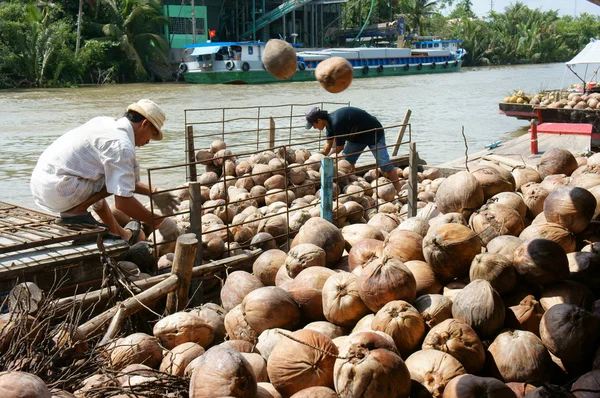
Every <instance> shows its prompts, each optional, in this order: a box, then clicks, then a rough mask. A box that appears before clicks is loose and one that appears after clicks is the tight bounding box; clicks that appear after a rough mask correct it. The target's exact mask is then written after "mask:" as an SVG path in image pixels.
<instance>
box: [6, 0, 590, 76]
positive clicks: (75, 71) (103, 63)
mask: <svg viewBox="0 0 600 398" xmlns="http://www.w3.org/2000/svg"><path fill="white" fill-rule="evenodd" d="M80 5H81V7H82V10H83V18H82V23H81V27H80V29H79V32H78V23H77V15H78V9H79V7H80ZM161 7H162V4H161V1H160V0H85V1H84V0H65V1H62V2H57V3H51V2H39V1H35V2H34V1H33V0H0V88H10V87H56V86H68V85H76V84H83V83H88V84H90V83H91V84H104V83H119V82H131V81H145V80H149V79H151V77H152V73H151V72H150V69H149V65H150V64H151V63H158V64H162V65H167V63H168V59H167V43H166V41H165V39H164V36H162V34H161V33H160V32H161V27H162V26H164V25H165V24H166V23H167V21H166V19H165V17H164V16H162V15H161ZM345 7H346V9H345V11H344V12H343V13H342V14H343V15H344V16H345V19H344V21H343V25H344V26H346V27H358V28H360V27H361V26H362V25H363V24H366V23H369V24H372V23H380V22H386V21H390V20H391V19H392V18H394V16H397V15H404V16H405V20H406V32H407V33H408V34H414V35H417V34H418V35H437V36H441V37H445V38H461V39H463V40H464V43H463V47H464V48H466V49H467V51H468V55H467V57H466V59H465V65H503V64H519V63H546V62H563V61H566V60H568V59H569V58H570V57H572V56H573V55H574V54H576V53H577V52H578V51H580V50H581V49H582V48H583V46H585V44H586V43H587V42H588V41H589V39H590V38H591V37H598V36H600V35H599V33H600V18H599V17H596V16H591V15H589V14H582V15H581V16H579V17H577V18H573V17H571V16H563V17H559V16H558V14H557V12H556V11H545V12H544V11H541V10H539V9H531V8H528V7H527V6H525V5H524V4H523V3H520V2H516V3H515V4H512V5H511V6H510V7H507V8H506V9H505V10H504V12H490V15H489V16H487V17H486V18H483V19H479V18H477V17H476V16H475V15H474V13H473V11H472V9H471V8H472V0H460V1H454V0H371V1H369V0H364V1H363V0H351V1H349V2H348V3H347V4H346V5H345ZM78 33H79V35H78ZM78 36H80V37H81V39H80V42H79V43H77V42H78Z"/></svg>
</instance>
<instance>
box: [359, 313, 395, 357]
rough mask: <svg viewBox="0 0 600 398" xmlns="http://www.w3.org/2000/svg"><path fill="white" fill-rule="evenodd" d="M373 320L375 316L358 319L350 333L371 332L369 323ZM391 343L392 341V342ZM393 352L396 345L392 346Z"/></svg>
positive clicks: (369, 315) (370, 315)
mask: <svg viewBox="0 0 600 398" xmlns="http://www.w3.org/2000/svg"><path fill="white" fill-rule="evenodd" d="M373 319H375V314H368V315H365V316H364V317H362V318H361V319H360V321H358V322H356V325H354V327H353V328H352V333H356V332H363V331H370V332H371V331H373V329H371V323H372V322H373ZM392 341H393V340H392ZM393 347H394V350H395V349H396V345H395V344H393Z"/></svg>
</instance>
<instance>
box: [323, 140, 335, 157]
mask: <svg viewBox="0 0 600 398" xmlns="http://www.w3.org/2000/svg"><path fill="white" fill-rule="evenodd" d="M331 147H333V138H330V139H328V140H327V141H325V145H323V150H322V151H321V153H322V154H323V155H325V156H327V155H329V153H330V152H331Z"/></svg>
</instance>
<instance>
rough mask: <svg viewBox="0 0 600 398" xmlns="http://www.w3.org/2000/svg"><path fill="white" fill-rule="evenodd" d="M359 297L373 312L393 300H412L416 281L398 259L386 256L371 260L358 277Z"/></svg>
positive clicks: (414, 295) (414, 294) (415, 289)
mask: <svg viewBox="0 0 600 398" xmlns="http://www.w3.org/2000/svg"><path fill="white" fill-rule="evenodd" d="M358 286H359V288H358V289H359V293H360V298H361V299H362V300H363V302H364V303H365V304H366V306H367V307H369V309H370V310H371V311H373V312H377V311H379V310H380V309H381V308H382V307H383V306H384V305H385V304H386V303H388V302H390V301H393V300H405V301H408V302H409V303H410V302H412V301H414V299H415V298H416V292H417V283H416V281H415V277H414V276H413V274H412V273H411V272H410V270H409V269H408V268H407V267H406V266H405V265H404V263H403V262H402V261H400V260H397V259H393V258H390V257H387V256H383V257H381V258H376V259H374V260H371V261H370V262H369V263H368V264H366V265H365V267H364V270H363V272H362V273H361V275H360V277H359V285H358Z"/></svg>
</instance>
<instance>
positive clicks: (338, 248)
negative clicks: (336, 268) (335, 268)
mask: <svg viewBox="0 0 600 398" xmlns="http://www.w3.org/2000/svg"><path fill="white" fill-rule="evenodd" d="M301 243H312V244H314V245H316V246H318V247H320V248H321V249H323V250H325V253H326V264H327V265H332V264H335V263H336V262H338V261H339V260H340V258H342V254H343V252H344V236H343V235H342V232H341V231H340V230H339V229H338V228H337V227H336V226H335V225H333V224H332V223H330V222H329V221H327V220H324V219H322V218H315V217H313V218H311V219H310V220H308V221H307V222H306V223H305V224H304V225H303V226H302V228H300V231H298V234H297V235H296V236H295V237H294V240H293V241H292V245H291V247H292V248H293V247H295V246H297V245H299V244H301Z"/></svg>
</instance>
